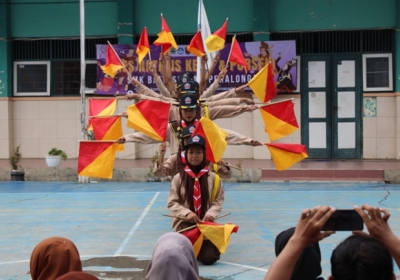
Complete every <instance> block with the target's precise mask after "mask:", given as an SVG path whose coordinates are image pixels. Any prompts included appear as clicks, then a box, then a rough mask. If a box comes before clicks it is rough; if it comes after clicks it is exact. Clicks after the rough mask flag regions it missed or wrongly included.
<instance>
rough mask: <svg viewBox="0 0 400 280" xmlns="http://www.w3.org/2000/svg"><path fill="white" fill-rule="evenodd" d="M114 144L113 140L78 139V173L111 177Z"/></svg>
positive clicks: (80, 174)
mask: <svg viewBox="0 0 400 280" xmlns="http://www.w3.org/2000/svg"><path fill="white" fill-rule="evenodd" d="M116 145H117V144H116V143H114V142H113V141H104V142H103V141H80V142H79V155H78V175H79V176H88V177H97V178H106V179H111V178H112V174H113V168H114V160H115V148H116Z"/></svg>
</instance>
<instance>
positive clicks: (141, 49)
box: [136, 27, 150, 64]
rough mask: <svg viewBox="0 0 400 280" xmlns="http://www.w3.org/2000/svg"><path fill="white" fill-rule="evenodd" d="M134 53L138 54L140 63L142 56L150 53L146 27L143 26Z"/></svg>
mask: <svg viewBox="0 0 400 280" xmlns="http://www.w3.org/2000/svg"><path fill="white" fill-rule="evenodd" d="M136 53H137V55H138V56H139V64H140V63H142V61H143V59H144V57H145V56H146V55H147V54H148V53H150V44H149V37H148V36H147V28H146V27H144V28H143V31H142V34H140V39H139V42H138V45H137V48H136Z"/></svg>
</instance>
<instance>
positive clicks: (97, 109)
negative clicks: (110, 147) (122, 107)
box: [88, 98, 117, 130]
mask: <svg viewBox="0 0 400 280" xmlns="http://www.w3.org/2000/svg"><path fill="white" fill-rule="evenodd" d="M116 107H117V99H116V98H112V99H92V98H91V99H89V117H96V116H111V115H113V114H114V112H115V108H116ZM88 130H93V127H92V124H91V119H90V118H89V124H88Z"/></svg>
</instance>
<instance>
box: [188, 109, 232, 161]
mask: <svg viewBox="0 0 400 280" xmlns="http://www.w3.org/2000/svg"><path fill="white" fill-rule="evenodd" d="M192 135H200V136H202V137H203V138H204V139H205V140H206V159H207V160H208V161H211V162H214V163H217V162H218V161H220V159H221V158H222V156H223V155H224V153H225V150H226V146H227V143H226V141H225V138H226V135H227V133H226V132H225V131H223V130H222V129H220V128H219V127H218V125H216V124H215V123H214V122H213V121H211V120H210V119H208V118H205V117H202V118H201V119H200V121H199V123H198V124H197V126H196V129H195V130H194V132H193V134H192Z"/></svg>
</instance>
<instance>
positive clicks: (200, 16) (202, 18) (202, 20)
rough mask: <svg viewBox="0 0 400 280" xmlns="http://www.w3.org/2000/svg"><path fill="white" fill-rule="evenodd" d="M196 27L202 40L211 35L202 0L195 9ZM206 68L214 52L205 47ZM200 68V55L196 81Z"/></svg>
mask: <svg viewBox="0 0 400 280" xmlns="http://www.w3.org/2000/svg"><path fill="white" fill-rule="evenodd" d="M197 29H199V30H200V31H201V38H202V41H203V42H205V41H206V39H207V38H208V37H209V36H210V35H211V30H210V24H209V23H208V18H207V13H206V9H205V8H204V5H203V0H199V9H198V11H197ZM203 46H204V44H203ZM203 48H204V47H203ZM205 51H206V55H207V58H208V59H207V66H208V67H207V69H210V67H211V63H212V61H213V59H214V57H215V54H214V53H210V52H209V51H208V50H207V49H206V50H205ZM200 68H201V57H198V58H197V67H196V77H197V81H198V82H200V75H201V74H200Z"/></svg>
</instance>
